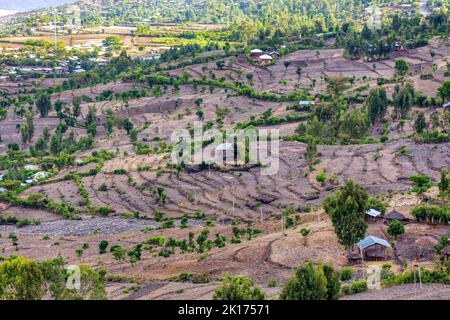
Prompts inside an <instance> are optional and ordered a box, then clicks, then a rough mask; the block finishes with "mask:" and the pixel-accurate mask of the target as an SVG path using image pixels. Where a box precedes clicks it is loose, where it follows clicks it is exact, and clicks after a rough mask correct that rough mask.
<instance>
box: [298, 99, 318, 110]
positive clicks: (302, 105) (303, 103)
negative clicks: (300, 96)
mask: <svg viewBox="0 0 450 320" xmlns="http://www.w3.org/2000/svg"><path fill="white" fill-rule="evenodd" d="M315 104H316V102H315V101H313V100H301V101H299V102H298V106H299V107H300V109H305V108H308V107H311V106H314V105H315Z"/></svg>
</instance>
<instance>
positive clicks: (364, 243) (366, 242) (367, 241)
mask: <svg viewBox="0 0 450 320" xmlns="http://www.w3.org/2000/svg"><path fill="white" fill-rule="evenodd" d="M374 244H379V245H382V246H384V247H387V248H390V247H391V245H390V244H389V242H387V241H386V240H384V239H381V238H377V237H374V236H368V237H365V238H364V239H363V240H361V241H360V242H358V243H357V244H356V245H357V246H358V247H359V248H360V249H361V250H364V249H366V248H368V247H370V246H372V245H374Z"/></svg>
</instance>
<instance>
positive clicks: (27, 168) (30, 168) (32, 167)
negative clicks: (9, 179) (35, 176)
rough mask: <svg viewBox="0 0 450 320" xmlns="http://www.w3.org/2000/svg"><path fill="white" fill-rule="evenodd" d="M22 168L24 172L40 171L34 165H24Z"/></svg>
mask: <svg viewBox="0 0 450 320" xmlns="http://www.w3.org/2000/svg"><path fill="white" fill-rule="evenodd" d="M23 168H24V169H25V170H32V171H36V170H39V169H40V167H39V166H37V165H35V164H26V165H24V166H23Z"/></svg>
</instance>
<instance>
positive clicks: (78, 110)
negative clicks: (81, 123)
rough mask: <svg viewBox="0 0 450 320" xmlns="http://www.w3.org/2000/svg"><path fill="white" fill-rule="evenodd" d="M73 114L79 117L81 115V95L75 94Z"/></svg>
mask: <svg viewBox="0 0 450 320" xmlns="http://www.w3.org/2000/svg"><path fill="white" fill-rule="evenodd" d="M72 115H73V116H74V117H75V118H78V117H79V116H80V115H81V97H80V96H75V97H73V100H72Z"/></svg>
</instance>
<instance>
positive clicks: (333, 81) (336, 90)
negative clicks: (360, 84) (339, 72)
mask: <svg viewBox="0 0 450 320" xmlns="http://www.w3.org/2000/svg"><path fill="white" fill-rule="evenodd" d="M326 82H327V90H328V92H330V93H331V94H333V95H339V94H340V93H342V92H343V91H344V90H346V89H348V88H349V84H348V79H347V78H346V77H339V76H338V77H328V78H326Z"/></svg>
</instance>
